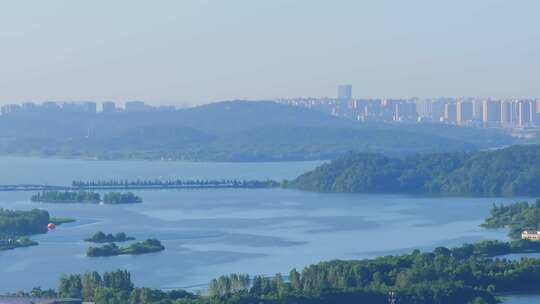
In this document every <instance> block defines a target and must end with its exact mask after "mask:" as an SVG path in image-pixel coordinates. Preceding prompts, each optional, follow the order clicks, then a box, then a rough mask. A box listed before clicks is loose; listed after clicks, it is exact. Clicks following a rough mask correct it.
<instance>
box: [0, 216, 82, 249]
mask: <svg viewBox="0 0 540 304" xmlns="http://www.w3.org/2000/svg"><path fill="white" fill-rule="evenodd" d="M55 221H56V222H55ZM72 221H74V219H69V218H57V219H56V218H51V217H50V216H49V212H47V211H45V210H40V209H32V210H29V211H20V210H8V209H0V251H2V250H8V249H15V248H20V247H28V246H35V245H38V243H37V242H36V241H33V240H31V239H30V238H29V236H31V235H35V234H42V233H46V232H47V231H48V225H49V223H54V224H55V225H60V224H62V223H67V222H72Z"/></svg>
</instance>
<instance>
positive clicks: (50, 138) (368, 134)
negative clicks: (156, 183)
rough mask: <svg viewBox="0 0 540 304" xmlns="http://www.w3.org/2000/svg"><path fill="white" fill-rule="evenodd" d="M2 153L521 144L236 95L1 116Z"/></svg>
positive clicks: (402, 150) (290, 156)
mask: <svg viewBox="0 0 540 304" xmlns="http://www.w3.org/2000/svg"><path fill="white" fill-rule="evenodd" d="M0 130H2V132H1V133H0V153H1V154H23V155H48V156H66V157H98V158H106V159H116V158H144V159H156V158H171V159H184V160H211V161H270V160H276V161H277V160H313V159H332V158H335V157H337V156H339V155H341V154H343V153H346V152H349V151H364V152H381V153H385V154H390V155H407V154H413V153H425V152H440V151H469V150H476V149H482V148H487V147H497V146H502V145H508V144H511V143H513V139H512V138H511V137H510V136H508V135H506V134H503V133H501V132H497V131H488V130H480V129H470V128H458V127H451V126H445V125H428V124H426V125H413V124H382V123H380V124H373V123H359V122H355V121H352V120H347V119H341V118H337V117H334V116H330V115H327V114H325V113H321V112H318V111H312V110H309V109H305V108H300V107H291V106H287V105H281V104H277V103H274V102H248V101H229V102H218V103H213V104H208V105H203V106H199V107H194V108H190V109H184V110H178V111H171V112H136V113H127V112H126V113H122V112H119V113H110V114H105V113H99V114H84V113H72V114H60V113H57V114H54V113H51V114H38V113H13V114H10V115H4V116H0Z"/></svg>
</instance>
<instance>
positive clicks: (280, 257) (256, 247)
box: [0, 157, 540, 304]
mask: <svg viewBox="0 0 540 304" xmlns="http://www.w3.org/2000/svg"><path fill="white" fill-rule="evenodd" d="M320 163H321V162H287V163H184V162H167V161H84V160H59V159H40V158H17V157H3V158H0V170H1V172H2V174H1V175H0V184H16V183H40V184H50V185H67V184H70V183H71V181H72V180H92V179H119V178H128V179H138V178H139V179H155V178H164V179H169V178H182V179H197V178H203V179H204V178H238V179H276V180H282V179H290V178H294V177H295V176H297V175H299V174H301V173H303V172H305V171H308V170H310V169H312V168H314V167H316V166H317V165H319V164H320ZM136 193H137V194H138V195H139V196H141V197H142V198H143V199H144V203H142V204H136V205H128V206H106V205H76V204H70V205H58V204H41V203H32V202H30V200H29V198H30V196H31V194H32V193H30V192H0V207H1V208H10V209H32V208H43V209H46V210H48V211H49V212H50V213H51V215H52V216H56V217H74V218H76V219H77V222H76V223H72V224H66V225H62V226H60V227H58V228H57V229H56V230H54V231H52V232H50V233H47V234H43V235H38V236H35V237H34V239H35V240H37V241H38V242H39V243H40V244H39V246H37V247H30V248H21V249H16V250H11V251H4V252H0V293H4V292H10V291H16V290H21V289H23V290H29V289H31V288H32V287H34V286H41V287H43V288H49V287H56V284H57V282H58V277H59V276H60V275H61V274H64V273H81V272H85V271H90V270H97V271H107V270H115V269H118V268H122V269H128V270H129V271H131V273H132V277H133V279H134V281H135V283H136V284H137V285H140V286H148V287H156V288H163V289H169V288H188V289H198V288H203V287H204V286H205V285H206V284H207V283H208V281H209V280H210V279H212V278H214V277H217V276H220V275H223V274H228V273H231V272H239V273H249V274H267V275H270V274H274V273H276V272H281V273H285V272H288V270H290V269H291V268H293V267H297V268H302V267H303V266H306V265H308V264H312V263H316V262H319V261H322V260H330V259H359V258H367V257H374V256H378V255H383V254H391V253H405V252H408V251H410V250H412V249H413V248H420V249H426V250H427V249H432V248H434V247H436V246H457V245H461V244H462V243H464V242H476V241H479V240H483V239H506V232H505V231H503V230H485V229H482V228H480V227H479V226H478V225H479V224H480V223H481V222H482V221H483V219H484V217H485V216H486V215H487V214H488V212H489V208H490V206H491V205H492V204H493V203H511V202H514V201H517V200H519V199H517V198H514V199H504V198H455V197H453V198H429V197H414V196H405V195H350V194H320V193H309V192H302V191H294V190H283V189H255V190H253V189H209V190H166V191H154V190H152V191H136ZM99 230H101V231H104V232H106V233H116V232H126V233H127V234H128V235H130V236H134V237H136V238H137V239H144V238H147V237H156V238H158V239H160V240H161V241H162V243H163V244H164V245H165V247H166V250H165V251H163V252H159V253H155V254H148V255H141V256H119V257H106V258H87V257H86V256H85V252H86V248H87V247H88V245H89V244H87V243H85V242H84V241H83V239H84V238H86V237H88V236H90V235H92V234H93V233H95V232H96V231H99ZM536 302H540V297H537V296H519V297H512V298H511V299H510V300H509V301H508V302H506V303H512V304H519V303H536Z"/></svg>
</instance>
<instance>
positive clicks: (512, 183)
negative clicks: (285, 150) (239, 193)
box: [283, 145, 540, 197]
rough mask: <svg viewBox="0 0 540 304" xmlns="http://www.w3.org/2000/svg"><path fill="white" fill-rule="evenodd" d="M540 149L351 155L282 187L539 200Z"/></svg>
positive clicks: (528, 147)
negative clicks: (403, 154) (531, 197)
mask: <svg viewBox="0 0 540 304" xmlns="http://www.w3.org/2000/svg"><path fill="white" fill-rule="evenodd" d="M538 185H540V145H526V146H512V147H509V148H504V149H499V150H490V151H481V152H470V153H436V154H426V155H416V156H410V157H406V158H391V157H387V156H384V155H381V154H372V153H349V154H347V155H345V156H343V157H340V158H338V159H336V160H334V161H332V162H330V163H326V164H323V165H321V166H319V167H317V168H316V169H314V170H313V171H310V172H307V173H305V174H302V175H300V176H299V177H297V178H296V179H294V180H291V181H285V182H284V183H283V186H284V187H286V188H294V189H301V190H308V191H320V192H348V193H403V194H429V195H460V196H508V197H511V196H538V195H540V187H539V186H538Z"/></svg>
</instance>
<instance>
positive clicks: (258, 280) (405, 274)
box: [46, 240, 540, 304]
mask: <svg viewBox="0 0 540 304" xmlns="http://www.w3.org/2000/svg"><path fill="white" fill-rule="evenodd" d="M528 250H529V251H536V252H539V251H540V244H539V243H535V242H530V241H522V240H520V241H514V242H510V243H506V242H500V241H484V242H480V243H477V244H465V245H463V246H461V247H457V248H452V249H448V248H445V247H438V248H436V249H435V250H433V251H432V252H424V253H422V252H420V251H418V250H415V251H413V252H412V253H410V254H405V255H399V256H385V257H379V258H375V259H365V260H352V261H342V260H335V261H329V262H322V263H318V264H315V265H311V266H308V267H306V268H304V269H303V270H302V271H297V270H296V269H292V270H291V271H290V272H289V274H288V275H287V276H282V275H280V274H277V275H275V276H272V277H263V276H254V277H250V276H249V275H247V274H231V275H227V276H221V277H219V278H217V279H214V280H212V281H211V282H210V284H209V286H208V295H207V296H202V295H194V294H191V293H188V292H185V291H182V290H176V291H169V292H164V291H161V290H156V289H149V288H136V287H134V285H133V283H132V281H131V276H130V274H129V272H127V271H124V270H118V271H115V272H109V273H105V274H104V275H103V276H101V275H100V274H99V273H97V272H89V273H86V274H82V275H68V276H63V277H62V278H61V279H60V285H59V288H58V292H57V293H58V295H59V296H62V297H72V298H82V299H83V300H85V301H94V302H95V303H96V304H113V303H114V304H116V303H133V304H157V303H159V304H248V303H262V304H341V303H370V304H383V303H388V298H389V294H390V293H394V294H395V298H396V299H397V301H398V303H400V304H433V303H437V304H459V303H464V304H467V303H474V304H480V303H484V304H485V303H489V304H495V303H497V299H496V294H498V293H529V292H538V291H540V286H539V285H538V284H537V282H538V280H540V259H531V258H523V259H521V260H507V259H501V258H493V257H495V256H498V255H501V254H506V253H516V252H525V251H528ZM46 292H48V293H51V291H46Z"/></svg>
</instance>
